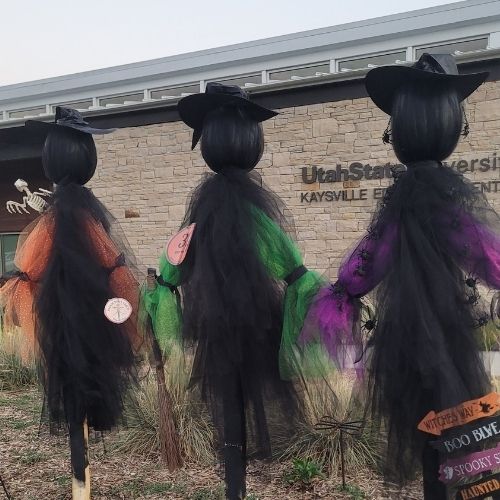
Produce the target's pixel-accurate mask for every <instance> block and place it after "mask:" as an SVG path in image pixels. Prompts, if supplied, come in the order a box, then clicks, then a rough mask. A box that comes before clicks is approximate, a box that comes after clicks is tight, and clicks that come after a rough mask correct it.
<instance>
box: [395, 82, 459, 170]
mask: <svg viewBox="0 0 500 500" xmlns="http://www.w3.org/2000/svg"><path fill="white" fill-rule="evenodd" d="M462 117H463V111H462V105H461V103H460V102H459V100H458V96H457V93H456V92H455V91H453V90H452V89H451V88H450V87H449V86H448V85H447V84H446V82H443V83H436V84H434V85H432V86H430V85H422V84H421V83H418V82H414V83H409V84H406V85H405V86H403V87H402V88H401V89H400V91H399V92H398V93H397V95H396V97H395V99H394V104H393V107H392V118H391V125H392V144H393V147H394V152H395V153H396V156H397V157H398V159H399V160H400V161H401V162H402V163H404V164H407V163H411V162H416V161H425V160H433V161H438V162H440V161H443V160H445V159H446V158H448V156H450V155H451V153H453V151H454V150H455V148H456V146H457V143H458V141H459V139H460V134H461V131H462Z"/></svg>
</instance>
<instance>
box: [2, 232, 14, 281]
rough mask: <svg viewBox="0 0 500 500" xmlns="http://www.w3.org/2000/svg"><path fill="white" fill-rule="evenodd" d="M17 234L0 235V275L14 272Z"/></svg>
mask: <svg viewBox="0 0 500 500" xmlns="http://www.w3.org/2000/svg"><path fill="white" fill-rule="evenodd" d="M18 238H19V234H0V275H3V274H5V273H9V272H12V271H15V270H16V266H15V264H14V256H15V255H16V248H17V240H18Z"/></svg>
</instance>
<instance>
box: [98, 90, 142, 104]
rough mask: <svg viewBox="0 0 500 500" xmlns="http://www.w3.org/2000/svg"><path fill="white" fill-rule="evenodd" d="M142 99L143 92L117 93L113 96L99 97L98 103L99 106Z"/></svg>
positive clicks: (140, 100)
mask: <svg viewBox="0 0 500 500" xmlns="http://www.w3.org/2000/svg"><path fill="white" fill-rule="evenodd" d="M143 99H144V92H140V93H136V94H125V95H117V96H114V97H101V98H100V99H99V105H100V106H109V105H124V104H129V103H135V102H142V100H143Z"/></svg>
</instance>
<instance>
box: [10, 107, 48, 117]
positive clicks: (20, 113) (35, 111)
mask: <svg viewBox="0 0 500 500" xmlns="http://www.w3.org/2000/svg"><path fill="white" fill-rule="evenodd" d="M45 112H46V108H45V106H38V107H36V108H29V109H19V110H14V111H8V112H7V116H8V117H9V118H11V119H14V118H27V117H28V116H38V115H41V114H44V113H45Z"/></svg>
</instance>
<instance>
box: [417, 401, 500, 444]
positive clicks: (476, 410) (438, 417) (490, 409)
mask: <svg viewBox="0 0 500 500" xmlns="http://www.w3.org/2000/svg"><path fill="white" fill-rule="evenodd" d="M498 410H500V395H499V394H497V393H496V392H491V393H490V394H487V395H486V396H484V397H482V398H479V399H473V400H471V401H466V402H465V403H461V404H459V405H457V406H455V407H453V408H450V409H448V410H443V411H440V412H439V413H436V412H435V411H430V412H429V413H428V414H427V415H426V416H425V417H424V418H423V419H422V421H421V422H420V423H419V424H418V429H420V430H421V431H423V432H427V433H428V434H434V435H435V436H440V435H441V432H442V431H444V430H446V429H451V428H453V427H458V426H459V425H464V424H468V423H469V422H473V421H474V420H477V419H478V418H483V417H489V416H491V415H494V414H495V413H496V412H497V411H498Z"/></svg>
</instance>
